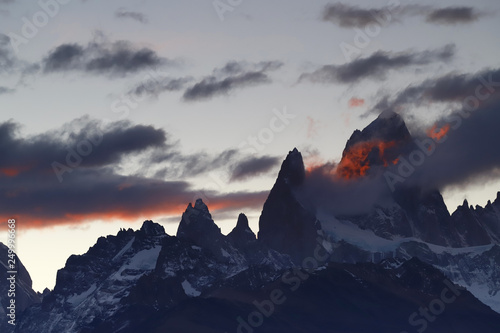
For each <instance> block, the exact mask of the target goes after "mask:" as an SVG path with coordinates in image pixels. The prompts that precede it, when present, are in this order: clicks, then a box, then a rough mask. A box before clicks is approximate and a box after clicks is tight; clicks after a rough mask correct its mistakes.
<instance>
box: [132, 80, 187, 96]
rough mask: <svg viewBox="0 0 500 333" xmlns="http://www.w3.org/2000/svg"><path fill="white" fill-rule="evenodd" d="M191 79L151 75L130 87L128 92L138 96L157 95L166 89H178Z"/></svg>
mask: <svg viewBox="0 0 500 333" xmlns="http://www.w3.org/2000/svg"><path fill="white" fill-rule="evenodd" d="M191 81H193V78H192V77H180V78H171V77H168V76H159V77H152V78H150V79H147V80H145V81H143V82H141V83H139V84H138V85H137V86H135V87H134V88H132V89H131V90H130V91H129V92H128V93H129V94H131V95H135V96H138V97H142V96H148V97H158V96H159V95H160V94H162V93H164V92H167V91H179V90H182V89H184V88H185V87H186V85H187V84H188V83H189V82H191Z"/></svg>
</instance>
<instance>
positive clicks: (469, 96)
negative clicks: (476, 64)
mask: <svg viewBox="0 0 500 333" xmlns="http://www.w3.org/2000/svg"><path fill="white" fill-rule="evenodd" d="M499 86H500V69H488V70H484V71H481V72H478V73H474V74H457V73H451V74H447V75H444V76H441V77H438V78H435V79H429V80H426V81H424V82H422V83H420V84H414V85H411V86H409V87H407V88H406V89H404V90H402V91H401V92H399V93H397V94H396V95H395V96H394V97H393V98H389V96H385V97H384V98H382V99H381V100H380V101H379V102H378V103H377V104H376V105H375V107H374V108H373V109H372V110H371V111H370V112H373V113H380V112H383V111H384V110H391V111H396V110H397V111H398V112H405V111H410V110H411V107H412V106H420V105H423V104H426V103H459V104H461V105H462V106H463V105H464V104H467V103H473V104H488V103H491V102H493V101H495V100H496V99H499V98H500V89H499ZM483 96H484V97H483Z"/></svg>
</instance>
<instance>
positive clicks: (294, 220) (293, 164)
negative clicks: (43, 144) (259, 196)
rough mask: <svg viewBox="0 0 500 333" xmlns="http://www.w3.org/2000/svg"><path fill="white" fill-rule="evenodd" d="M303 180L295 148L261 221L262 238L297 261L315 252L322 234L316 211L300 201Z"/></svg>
mask: <svg viewBox="0 0 500 333" xmlns="http://www.w3.org/2000/svg"><path fill="white" fill-rule="evenodd" d="M304 179H305V168H304V162H303V160H302V155H301V154H300V152H298V151H297V149H294V150H293V151H291V152H290V153H289V154H288V156H287V157H286V159H285V161H284V162H283V164H282V165H281V170H280V172H279V174H278V179H277V180H276V183H275V184H274V186H273V188H272V190H271V192H270V193H269V196H268V198H267V200H266V202H265V203H264V208H263V210H262V214H261V216H260V220H259V234H258V238H259V240H260V241H261V242H263V243H264V244H265V245H266V246H268V247H270V248H272V249H274V250H276V251H278V252H281V253H286V254H289V255H290V256H291V257H292V259H293V260H294V261H295V262H296V263H300V262H301V261H302V259H304V258H306V257H309V256H312V255H313V253H314V250H315V248H316V246H317V244H318V240H317V238H318V237H319V236H320V235H321V233H320V230H321V226H320V224H319V223H318V221H317V220H316V217H315V215H314V212H313V211H311V210H309V209H307V208H305V207H304V206H303V205H302V204H301V203H299V201H298V200H297V198H296V196H295V194H294V192H295V191H297V190H300V187H301V185H302V183H303V182H304ZM320 243H321V241H320Z"/></svg>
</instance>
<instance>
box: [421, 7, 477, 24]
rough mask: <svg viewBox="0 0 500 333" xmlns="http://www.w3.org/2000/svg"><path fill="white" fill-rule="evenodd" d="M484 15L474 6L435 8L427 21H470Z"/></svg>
mask: <svg viewBox="0 0 500 333" xmlns="http://www.w3.org/2000/svg"><path fill="white" fill-rule="evenodd" d="M482 15H484V14H481V13H479V12H478V11H477V10H475V9H474V8H472V7H448V8H442V9H435V10H433V11H432V12H430V13H429V14H428V15H427V18H426V21H427V22H430V23H436V24H460V23H470V22H473V21H477V20H478V19H479V17H480V16H482Z"/></svg>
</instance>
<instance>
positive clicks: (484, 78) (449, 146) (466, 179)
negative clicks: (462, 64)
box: [371, 69, 500, 190]
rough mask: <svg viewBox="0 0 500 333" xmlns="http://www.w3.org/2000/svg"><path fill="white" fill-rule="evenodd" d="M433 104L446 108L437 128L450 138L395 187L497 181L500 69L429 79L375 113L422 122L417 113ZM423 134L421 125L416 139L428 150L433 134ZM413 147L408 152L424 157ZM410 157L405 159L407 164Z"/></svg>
mask: <svg viewBox="0 0 500 333" xmlns="http://www.w3.org/2000/svg"><path fill="white" fill-rule="evenodd" d="M429 104H437V105H440V106H442V107H443V113H442V114H441V115H438V117H437V119H438V120H437V121H436V125H435V126H436V128H437V129H447V130H448V132H447V133H446V136H445V137H443V139H442V142H439V143H435V144H434V146H435V149H432V148H431V150H430V151H429V150H427V151H424V153H426V154H425V157H424V162H423V163H422V165H420V166H417V167H415V168H414V169H415V171H414V172H413V173H412V174H411V176H410V177H408V178H406V177H405V181H404V183H402V184H399V183H396V185H401V186H419V187H421V188H424V189H440V190H442V189H444V188H446V187H457V186H458V187H460V186H463V185H467V184H469V183H471V182H475V184H476V185H477V184H478V183H481V182H486V181H489V180H496V179H498V175H499V171H500V155H499V154H497V153H496V150H495V149H496V147H498V146H500V132H499V131H498V124H500V69H487V70H483V71H480V72H477V73H468V74H457V73H452V74H448V75H444V76H441V77H438V78H435V79H429V80H426V81H424V82H422V83H420V84H415V85H411V86H409V87H407V88H406V89H403V90H402V91H401V92H399V93H398V94H396V95H395V96H394V97H392V98H390V97H389V96H386V97H384V98H383V99H381V100H380V101H379V102H378V103H377V104H376V106H375V107H374V108H373V109H372V110H371V112H372V113H374V112H376V113H379V112H384V111H398V112H399V113H403V114H405V113H408V114H411V115H412V116H413V117H417V119H418V114H417V113H416V110H415V107H418V106H421V105H424V106H425V107H426V109H428V108H429V107H428V106H429ZM422 128H424V126H423V125H422V124H419V123H418V122H417V123H416V124H415V126H414V128H413V133H412V135H413V136H414V138H415V139H416V140H417V141H416V142H427V143H428V144H429V143H430V142H431V141H429V140H430V138H429V137H428V135H429V134H428V133H426V132H427V131H425V130H422ZM442 132H443V133H445V131H442ZM412 145H413V146H412V147H410V149H409V152H413V151H419V149H418V146H415V145H414V143H413V144H412ZM429 147H431V146H429ZM408 155H409V154H408ZM408 155H403V156H402V157H403V158H404V159H406V160H408V159H409V156H408ZM427 155H429V156H427ZM399 167H400V166H399V165H396V166H393V167H392V169H391V170H390V171H391V172H393V173H394V174H396V175H397V174H398V171H397V170H398V168H399Z"/></svg>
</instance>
